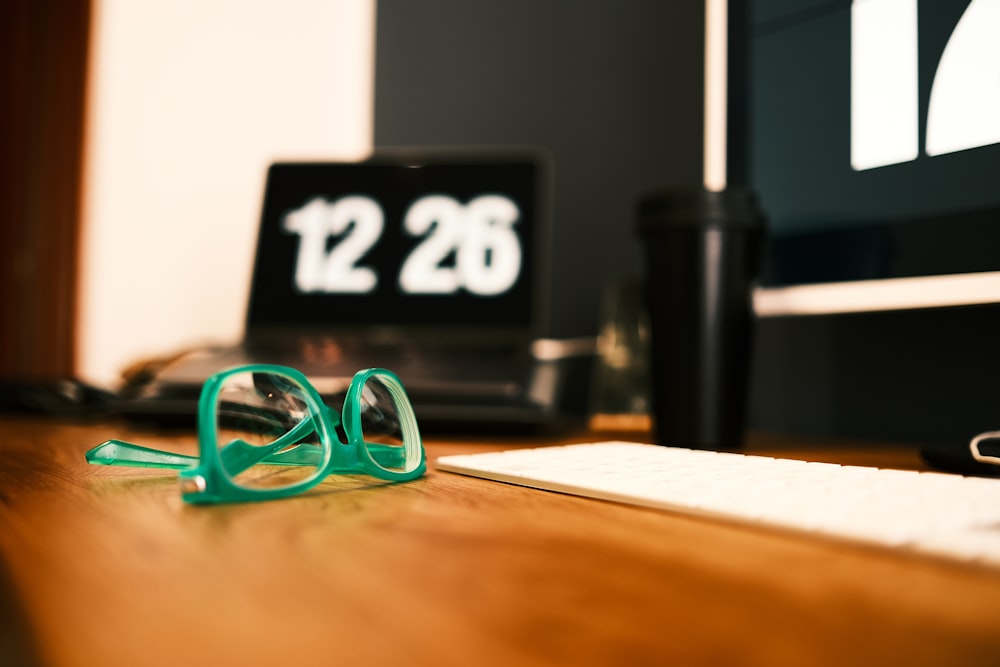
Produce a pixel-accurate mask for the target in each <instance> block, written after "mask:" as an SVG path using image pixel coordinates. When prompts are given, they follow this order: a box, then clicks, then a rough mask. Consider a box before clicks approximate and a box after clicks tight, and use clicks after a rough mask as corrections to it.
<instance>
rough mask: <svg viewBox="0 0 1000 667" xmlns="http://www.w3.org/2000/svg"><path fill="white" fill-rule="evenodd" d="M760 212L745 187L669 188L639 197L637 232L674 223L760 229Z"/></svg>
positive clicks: (655, 230)
mask: <svg viewBox="0 0 1000 667" xmlns="http://www.w3.org/2000/svg"><path fill="white" fill-rule="evenodd" d="M764 223H765V221H764V212H763V211H762V210H761V208H760V205H759V202H758V199H757V196H756V194H754V192H753V191H752V190H750V189H749V188H727V189H726V190H721V191H711V190H705V189H698V188H671V189H664V190H659V191H657V192H654V193H651V194H649V195H646V196H645V197H643V198H642V199H641V200H640V201H639V223H638V230H639V233H640V234H645V233H651V232H653V233H655V232H657V231H664V230H667V229H674V228H678V227H723V228H726V229H745V230H749V231H758V230H762V229H763V227H764Z"/></svg>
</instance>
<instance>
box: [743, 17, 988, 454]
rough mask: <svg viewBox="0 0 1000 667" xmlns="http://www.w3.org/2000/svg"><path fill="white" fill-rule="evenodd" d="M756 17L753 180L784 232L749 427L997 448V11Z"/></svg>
mask: <svg viewBox="0 0 1000 667" xmlns="http://www.w3.org/2000/svg"><path fill="white" fill-rule="evenodd" d="M732 4H733V5H735V4H737V3H732ZM739 4H741V3H739ZM749 7H750V9H749V16H748V17H747V20H746V21H745V22H736V23H733V24H731V26H730V27H731V31H732V32H731V35H732V36H731V39H732V40H734V41H735V43H740V40H744V41H743V43H744V44H745V53H746V56H747V58H746V61H745V62H746V64H747V67H746V70H744V71H742V72H739V71H738V72H737V73H736V74H737V77H739V76H744V77H745V79H744V81H743V83H744V84H745V87H746V96H745V104H744V107H743V108H744V109H745V111H746V115H745V118H744V119H743V121H742V122H744V123H745V134H743V135H740V136H741V137H742V139H743V140H744V141H745V149H746V151H745V155H746V160H745V163H743V167H744V168H745V175H746V178H747V180H748V181H749V182H750V184H751V185H752V186H753V187H754V188H755V189H756V190H757V192H758V194H759V196H760V198H761V201H762V203H763V206H764V208H765V209H766V211H767V213H768V217H769V221H770V243H769V248H768V252H767V257H766V260H765V263H764V270H763V275H762V279H761V288H760V289H759V290H758V291H757V293H756V295H755V308H756V310H757V313H758V314H759V315H760V316H761V320H760V323H761V327H760V329H761V338H762V340H761V341H760V344H761V345H762V346H763V347H764V350H763V352H761V354H759V355H758V361H759V363H757V368H756V370H757V371H758V372H759V374H760V377H759V378H758V383H757V385H756V387H755V392H756V395H755V397H754V402H755V405H756V410H755V411H754V410H752V414H753V413H754V412H755V414H756V419H757V420H758V423H759V425H762V426H764V427H765V428H766V427H768V426H773V427H775V428H779V429H781V428H783V427H789V428H791V430H810V431H815V432H817V433H821V434H823V435H848V436H870V437H880V438H889V439H907V440H917V441H921V442H928V443H939V444H941V445H942V446H947V447H960V446H962V443H963V442H967V439H968V438H969V437H971V436H972V435H974V434H975V432H977V431H979V430H988V429H990V428H993V429H995V428H997V425H998V424H1000V393H998V391H997V389H996V386H997V383H996V381H995V380H994V378H995V377H996V373H997V372H998V371H1000V353H998V352H997V346H996V343H995V340H996V329H995V328H994V326H993V325H996V324H1000V306H998V305H997V304H1000V252H998V249H1000V42H997V41H996V40H995V35H996V34H998V33H1000V5H998V4H997V3H994V2H983V1H981V0H972V1H971V2H969V1H965V2H957V1H955V0H855V1H854V2H850V1H849V0H843V1H840V2H829V1H824V0H810V1H809V2H801V1H800V2H794V3H792V2H781V1H780V0H754V1H753V2H751V3H750V5H749ZM775 357H780V360H779V361H775V360H774V359H775ZM818 405H822V406H825V407H817V406H818Z"/></svg>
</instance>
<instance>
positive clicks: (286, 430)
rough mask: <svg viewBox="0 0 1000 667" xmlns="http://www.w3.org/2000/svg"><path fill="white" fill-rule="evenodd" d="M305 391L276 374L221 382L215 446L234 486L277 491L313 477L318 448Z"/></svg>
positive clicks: (321, 454)
mask: <svg viewBox="0 0 1000 667" xmlns="http://www.w3.org/2000/svg"><path fill="white" fill-rule="evenodd" d="M317 409H318V406H314V405H313V401H312V399H311V398H310V397H309V395H308V392H307V391H306V390H305V389H304V388H303V387H302V386H301V384H299V383H298V382H297V381H296V380H295V379H293V378H289V377H286V376H284V375H280V374H276V373H254V372H249V371H246V372H242V373H236V374H234V375H231V376H229V377H228V378H226V380H225V381H224V383H223V384H222V386H221V387H220V389H219V393H218V398H217V399H216V410H215V413H216V426H215V428H216V433H215V435H216V438H215V440H216V443H217V445H216V446H217V447H218V448H219V458H220V460H221V462H222V469H223V471H224V472H225V474H226V475H227V476H228V477H229V478H230V479H231V480H232V481H233V483H234V484H236V485H237V486H241V487H244V488H249V489H280V488H285V487H289V486H294V485H296V484H300V483H302V482H304V481H306V480H308V479H311V478H313V477H315V476H316V475H318V474H319V472H320V468H321V467H322V465H323V460H324V453H325V452H324V448H323V444H322V443H321V441H320V438H319V434H318V433H317V432H316V429H315V428H314V425H313V423H312V414H313V411H314V410H317Z"/></svg>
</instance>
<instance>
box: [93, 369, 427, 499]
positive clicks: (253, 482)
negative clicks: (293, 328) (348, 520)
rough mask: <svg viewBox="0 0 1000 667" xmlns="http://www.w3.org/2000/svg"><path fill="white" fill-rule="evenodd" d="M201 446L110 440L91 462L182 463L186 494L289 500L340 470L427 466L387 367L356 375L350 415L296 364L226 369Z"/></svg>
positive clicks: (404, 470)
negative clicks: (175, 448)
mask: <svg viewBox="0 0 1000 667" xmlns="http://www.w3.org/2000/svg"><path fill="white" fill-rule="evenodd" d="M198 444H199V451H200V456H198V457H194V456H188V455H185V454H175V453H172V452H164V451H160V450H156V449H150V448H148V447H141V446H139V445H134V444H131V443H128V442H123V441H121V440H109V441H107V442H105V443H102V444H100V445H98V446H97V447H94V448H93V449H91V450H90V451H88V452H87V461H89V462H90V463H94V464H98V465H117V466H132V467H143V468H172V469H177V470H180V481H181V494H182V497H183V498H184V500H186V501H188V502H191V503H220V502H238V501H246V500H268V499H273V498H285V497H288V496H291V495H294V494H297V493H302V492H303V491H306V490H308V489H310V488H312V487H314V486H316V485H317V484H319V483H320V482H321V481H322V480H323V479H324V478H325V477H326V476H327V475H330V474H335V473H336V474H357V473H363V474H368V475H371V476H373V477H377V478H379V479H384V480H389V481H395V482H404V481H408V480H411V479H415V478H417V477H420V476H421V475H423V474H424V472H425V471H426V470H427V461H426V456H425V454H424V447H423V444H422V442H421V440H420V431H419V429H418V428H417V420H416V417H415V416H414V414H413V407H412V406H411V405H410V399H409V398H407V396H406V391H405V390H404V389H403V384H402V383H401V382H400V381H399V378H398V377H396V375H395V374H394V373H392V372H391V371H387V370H385V369H381V368H371V369H368V370H363V371H359V372H358V373H357V374H355V376H354V378H353V379H352V380H351V385H350V387H349V388H348V390H347V395H346V398H345V399H344V408H343V415H341V414H340V413H338V412H337V411H336V410H334V409H333V408H330V407H328V406H326V405H325V404H324V403H323V401H322V399H321V398H320V395H319V392H317V391H316V389H315V388H313V386H312V385H311V384H309V381H308V380H307V379H306V377H305V376H304V375H303V374H302V373H300V372H299V371H297V370H295V369H294V368H287V367H285V366H274V365H270V364H253V365H249V366H240V367H237V368H232V369H229V370H226V371H223V372H221V373H217V374H216V375H213V376H212V377H210V378H209V379H208V380H207V381H206V382H205V385H204V387H203V388H202V391H201V398H200V399H199V401H198Z"/></svg>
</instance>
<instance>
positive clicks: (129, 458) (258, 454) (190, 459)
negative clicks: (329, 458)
mask: <svg viewBox="0 0 1000 667" xmlns="http://www.w3.org/2000/svg"><path fill="white" fill-rule="evenodd" d="M329 413H330V417H331V419H332V420H333V422H334V424H339V423H340V415H339V414H337V411H336V410H332V409H330V410H329ZM312 430H313V424H312V420H311V419H306V420H303V421H302V422H301V423H300V424H299V425H298V426H296V427H295V428H293V429H292V430H291V431H289V432H288V433H286V434H285V435H283V436H282V437H280V438H278V439H277V440H275V441H274V442H273V443H271V444H270V445H268V446H267V447H255V446H253V445H251V444H249V443H247V442H245V441H243V440H233V441H232V442H230V443H229V444H227V445H226V446H225V447H223V449H222V452H221V455H222V459H223V464H224V465H225V467H226V469H227V470H228V471H229V472H230V474H234V475H236V474H239V473H241V472H243V471H244V470H246V469H247V468H249V467H251V466H253V465H255V464H257V463H261V462H263V463H275V464H282V465H316V464H317V463H318V461H317V459H316V457H317V456H318V455H319V452H318V450H313V449H304V448H300V447H296V448H294V449H290V450H288V451H284V452H282V451H280V450H281V449H284V448H285V447H287V446H288V445H289V444H292V443H294V442H295V441H296V440H298V439H301V438H304V437H305V436H306V435H308V433H309V432H311V431H312ZM367 449H368V451H369V452H370V453H371V455H372V458H374V459H375V460H376V461H377V462H378V463H379V464H381V465H384V466H387V467H392V466H397V465H400V463H401V462H402V460H403V459H404V458H405V456H406V455H405V452H403V451H401V450H400V448H398V447H393V446H390V445H379V444H369V445H367ZM86 458H87V462H88V463H92V464H95V465H109V466H127V467H132V468H160V469H171V470H183V469H184V468H190V467H193V466H195V465H197V464H198V461H199V459H198V457H197V456H190V455H187V454H177V453H175V452H167V451H163V450H161V449H152V448H150V447H143V446H141V445H136V444H133V443H131V442H125V441H124V440H108V441H106V442H103V443H101V444H100V445H97V446H96V447H94V448H92V449H91V450H89V451H88V452H87V454H86Z"/></svg>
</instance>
